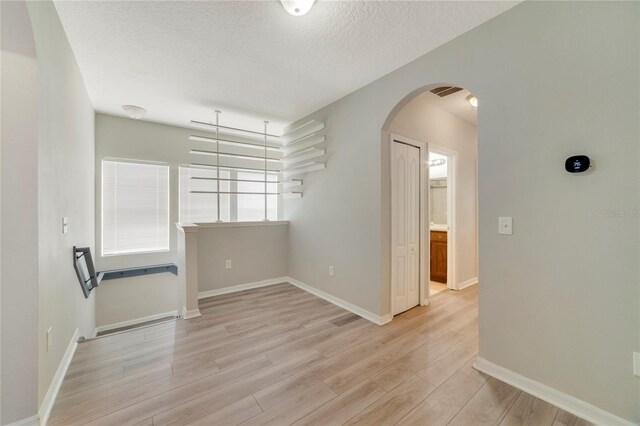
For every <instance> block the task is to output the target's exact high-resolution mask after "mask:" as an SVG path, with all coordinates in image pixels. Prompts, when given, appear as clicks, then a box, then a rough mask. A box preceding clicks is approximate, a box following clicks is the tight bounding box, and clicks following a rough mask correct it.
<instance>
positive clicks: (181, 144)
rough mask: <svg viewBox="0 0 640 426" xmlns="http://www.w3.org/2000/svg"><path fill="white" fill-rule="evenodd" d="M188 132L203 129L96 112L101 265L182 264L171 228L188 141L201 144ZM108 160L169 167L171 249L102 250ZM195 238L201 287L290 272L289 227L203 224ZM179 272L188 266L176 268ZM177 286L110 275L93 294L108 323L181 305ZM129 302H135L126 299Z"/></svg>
mask: <svg viewBox="0 0 640 426" xmlns="http://www.w3.org/2000/svg"><path fill="white" fill-rule="evenodd" d="M185 124H186V123H185ZM191 134H203V135H206V133H204V132H198V131H194V130H193V129H189V128H182V127H176V126H168V125H164V124H158V123H151V122H146V121H141V120H131V119H128V118H122V117H115V116H111V115H106V114H96V158H95V176H96V181H95V190H96V211H95V217H96V224H97V225H96V241H97V244H96V245H97V247H96V258H97V260H96V264H97V265H98V269H99V270H107V269H118V268H127V267H132V266H144V265H154V264H159V263H178V260H179V259H178V241H177V236H178V230H177V229H176V228H175V227H174V226H173V224H174V223H176V222H178V220H179V211H178V209H179V202H178V201H179V200H178V198H179V185H178V179H179V176H178V174H179V173H178V168H179V166H180V165H182V164H188V163H189V162H190V161H192V160H193V158H191V156H190V155H189V147H190V146H191V145H195V146H197V144H194V143H190V142H189V141H188V137H189V135H191ZM200 147H201V148H202V149H212V146H211V145H210V144H206V143H201V144H200ZM104 158H122V159H130V160H144V161H159V162H165V163H168V164H169V165H170V173H169V179H170V183H169V186H170V189H169V196H170V222H171V231H170V250H169V252H166V253H145V254H133V255H126V256H108V257H102V256H100V251H101V250H100V239H101V235H100V233H101V223H100V212H101V194H100V188H101V161H102V159H104ZM198 243H199V249H198V264H199V273H198V278H199V284H200V288H199V291H201V292H202V291H208V290H214V289H219V288H223V287H228V286H232V285H237V284H245V283H248V282H254V281H262V280H265V279H271V278H277V277H280V276H284V275H286V272H287V244H286V243H287V227H286V226H282V225H279V226H271V225H269V226H254V227H230V228H209V229H200V230H199V231H198ZM226 259H232V260H233V268H232V269H230V270H227V269H225V267H224V262H225V260H226ZM178 273H183V271H181V270H179V271H178ZM179 285H180V279H179V278H178V277H176V276H174V275H171V274H158V275H153V276H150V277H149V278H148V279H121V280H113V281H105V282H104V283H103V284H102V285H101V287H100V288H99V289H98V292H97V297H96V311H97V313H98V316H97V321H98V325H100V326H104V325H110V324H113V323H117V322H122V321H128V320H134V319H138V318H142V317H145V316H149V315H155V314H160V313H164V312H168V311H170V310H173V309H175V307H173V308H171V309H168V308H169V307H171V306H177V305H179V303H176V298H177V297H178V296H177V290H176V289H177V287H178V286H179ZM145 292H154V293H155V294H154V296H153V297H145V296H144V294H145ZM131 300H135V301H136V303H127V302H125V301H131ZM178 302H179V301H178Z"/></svg>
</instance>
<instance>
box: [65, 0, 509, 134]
mask: <svg viewBox="0 0 640 426" xmlns="http://www.w3.org/2000/svg"><path fill="white" fill-rule="evenodd" d="M55 4H56V8H57V10H58V13H59V15H60V19H61V21H62V23H63V26H64V28H65V30H66V32H67V35H68V38H69V41H70V43H71V46H72V48H73V50H74V52H75V55H76V58H77V61H78V64H79V66H80V69H81V71H82V74H83V76H84V79H85V82H86V85H87V89H88V91H89V96H90V97H91V100H92V102H93V104H94V107H95V108H96V110H97V111H99V112H106V113H110V114H116V115H124V114H123V112H122V109H121V105H122V104H135V105H140V106H142V107H143V108H146V109H147V110H148V113H147V116H146V117H145V119H148V120H150V121H158V122H165V123H169V124H176V125H185V124H187V123H188V122H189V120H190V119H199V120H210V119H211V118H212V117H213V114H212V110H213V109H215V108H219V109H221V110H223V115H222V117H221V120H222V123H223V124H228V125H248V124H249V123H250V124H251V127H253V128H257V129H259V128H261V125H262V120H263V119H270V120H272V122H273V126H272V127H271V130H273V131H277V130H278V128H279V127H281V126H282V125H284V124H287V123H289V122H291V121H293V120H296V119H298V118H301V117H303V116H305V115H306V114H308V113H311V112H313V111H315V110H317V109H319V108H321V107H323V106H325V105H327V104H329V103H331V102H333V101H335V100H337V99H339V98H341V97H343V96H345V95H347V94H349V93H351V92H353V91H355V90H357V89H359V88H360V87H362V86H364V85H366V84H368V83H370V82H372V81H374V80H376V79H378V78H380V77H381V76H383V75H385V74H387V73H389V72H391V71H393V70H394V69H397V68H399V67H400V66H402V65H404V64H406V63H408V62H410V61H412V60H413V59H416V58H418V57H419V56H421V55H423V54H425V53H427V52H428V51H430V50H432V49H434V48H436V47H437V46H440V45H442V44H443V43H445V42H447V41H449V40H451V39H453V38H455V37H457V36H458V35H460V34H462V33H464V32H466V31H468V30H470V29H472V28H474V27H476V26H477V25H479V24H481V23H483V22H485V21H487V20H489V19H491V18H492V17H494V16H496V15H498V14H500V13H502V12H504V11H505V10H506V9H509V8H510V7H512V6H514V5H515V4H517V2H500V1H493V2H480V1H472V2H463V1H438V2H432V1H410V2H404V1H378V2H373V1H330V0H320V1H318V2H317V3H316V4H315V6H314V7H313V9H312V10H311V11H310V12H309V13H308V14H307V15H305V16H303V17H294V16H291V15H289V14H288V13H287V12H286V11H285V10H284V9H283V8H282V6H281V5H280V3H279V2H278V1H275V0H273V1H177V2H171V1H131V2H129V1H80V2H78V1H56V3H55ZM247 119H248V120H249V122H247V121H246V120H247Z"/></svg>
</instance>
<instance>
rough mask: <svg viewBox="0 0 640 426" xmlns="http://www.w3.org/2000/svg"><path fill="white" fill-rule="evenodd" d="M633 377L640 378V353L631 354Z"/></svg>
mask: <svg viewBox="0 0 640 426" xmlns="http://www.w3.org/2000/svg"><path fill="white" fill-rule="evenodd" d="M633 375H634V376H638V377H640V352H634V353H633Z"/></svg>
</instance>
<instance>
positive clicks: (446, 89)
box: [431, 86, 462, 98]
mask: <svg viewBox="0 0 640 426" xmlns="http://www.w3.org/2000/svg"><path fill="white" fill-rule="evenodd" d="M461 90H462V88H461V87H452V86H442V87H436V88H435V89H432V90H431V93H433V94H434V95H438V96H440V97H441V98H444V97H445V96H449V95H452V94H454V93H456V92H459V91H461Z"/></svg>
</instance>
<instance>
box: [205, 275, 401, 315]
mask: <svg viewBox="0 0 640 426" xmlns="http://www.w3.org/2000/svg"><path fill="white" fill-rule="evenodd" d="M282 283H289V284H292V285H295V286H296V287H298V288H300V289H302V290H304V291H306V292H309V293H311V294H313V295H314V296H318V297H319V298H321V299H324V300H326V301H328V302H331V303H333V304H334V305H336V306H339V307H341V308H343V309H346V310H347V311H350V312H353V313H354V314H356V315H358V316H361V317H362V318H364V319H366V320H368V321H371V322H372V323H374V324H378V325H383V324H386V323H388V322H390V321H391V319H392V318H393V316H392V315H390V314H389V315H384V316H382V317H380V316H379V315H376V314H374V313H372V312H369V311H367V310H365V309H362V308H360V307H359V306H356V305H353V304H351V303H349V302H347V301H345V300H342V299H340V298H338V297H336V296H333V295H331V294H329V293H325V292H324V291H322V290H318V289H317V288H315V287H312V286H310V285H308V284H305V283H303V282H301V281H298V280H296V279H295V278H291V277H278V278H271V279H268V280H263V281H256V282H252V283H246V284H239V285H234V286H231V287H224V288H219V289H216V290H208V291H201V292H198V299H205V298H207V297H213V296H219V295H221V294H228V293H236V292H238V291H243V290H249V289H252V288H259V287H266V286H270V285H275V284H282Z"/></svg>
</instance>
